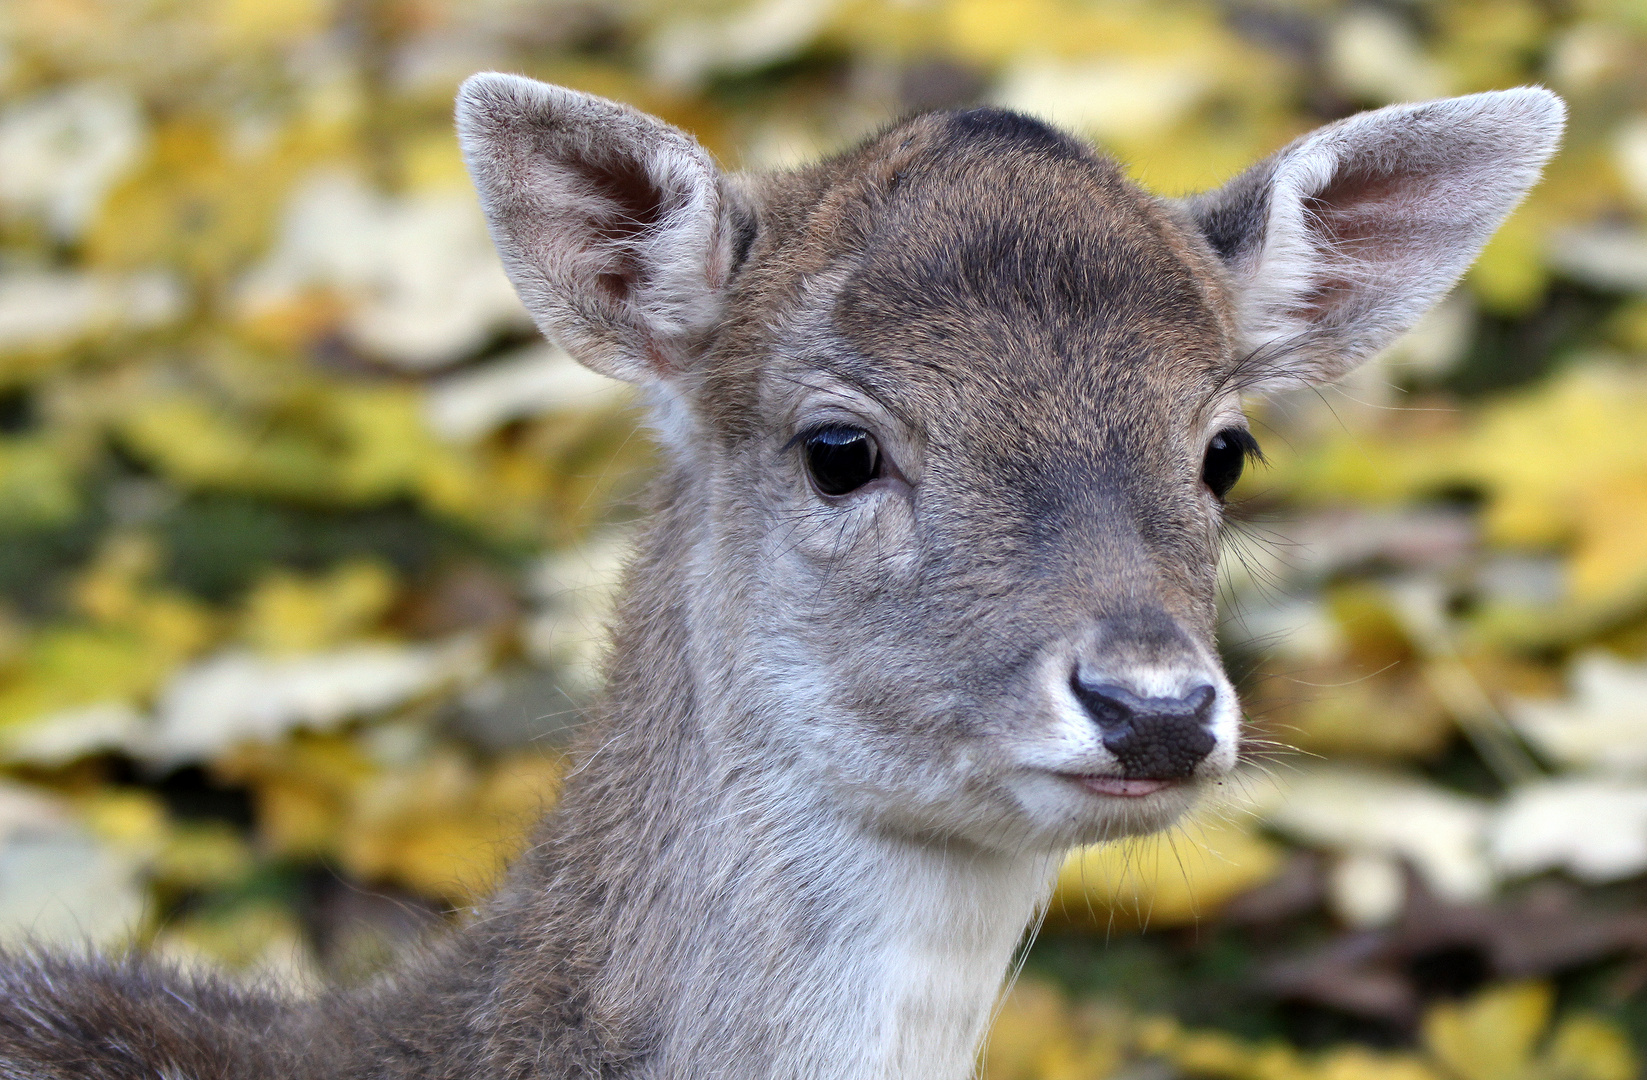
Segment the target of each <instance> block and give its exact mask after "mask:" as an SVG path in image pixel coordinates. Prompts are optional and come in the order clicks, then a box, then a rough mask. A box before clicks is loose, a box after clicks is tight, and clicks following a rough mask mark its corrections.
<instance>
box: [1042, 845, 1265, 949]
mask: <svg viewBox="0 0 1647 1080" xmlns="http://www.w3.org/2000/svg"><path fill="white" fill-rule="evenodd" d="M1281 861H1282V854H1281V850H1280V849H1279V848H1278V847H1277V846H1276V845H1275V844H1273V843H1271V842H1270V841H1268V840H1265V839H1263V838H1262V837H1260V836H1258V835H1257V834H1256V833H1254V832H1253V831H1251V829H1250V828H1247V827H1245V826H1241V825H1236V824H1233V823H1231V822H1227V821H1215V820H1211V819H1210V818H1209V819H1197V820H1192V821H1190V822H1188V823H1186V824H1185V825H1184V826H1183V827H1181V828H1179V829H1176V830H1174V831H1173V832H1172V833H1169V834H1165V835H1154V836H1145V837H1137V838H1134V839H1130V840H1122V841H1118V842H1115V843H1109V844H1095V845H1092V846H1090V847H1085V848H1081V849H1080V850H1078V851H1075V852H1073V853H1072V854H1071V855H1070V856H1069V858H1068V859H1066V860H1065V862H1064V865H1063V868H1062V869H1061V870H1060V871H1059V872H1058V883H1057V886H1056V889H1055V890H1054V894H1053V901H1052V910H1053V912H1054V913H1055V914H1056V915H1058V916H1059V917H1062V918H1065V919H1069V920H1072V921H1075V922H1080V923H1087V924H1091V925H1096V926H1100V927H1106V928H1107V927H1111V926H1114V927H1118V928H1133V927H1138V926H1149V927H1163V926H1178V925H1182V924H1184V923H1188V922H1193V921H1195V920H1196V919H1198V918H1200V917H1201V916H1203V915H1210V914H1211V913H1212V912H1214V911H1216V910H1217V909H1218V907H1219V906H1220V905H1222V904H1223V903H1224V902H1225V901H1227V900H1229V899H1231V898H1232V897H1235V896H1237V895H1239V894H1240V893H1243V892H1245V891H1247V890H1248V889H1251V888H1253V887H1255V886H1257V885H1260V884H1262V883H1263V882H1265V881H1267V880H1269V879H1270V878H1271V877H1273V876H1274V875H1275V873H1276V872H1277V871H1278V870H1280V868H1281Z"/></svg>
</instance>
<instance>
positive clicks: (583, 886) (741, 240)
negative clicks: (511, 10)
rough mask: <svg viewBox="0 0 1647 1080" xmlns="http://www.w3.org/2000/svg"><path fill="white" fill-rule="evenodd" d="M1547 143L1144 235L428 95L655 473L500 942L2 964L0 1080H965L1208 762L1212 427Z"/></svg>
mask: <svg viewBox="0 0 1647 1080" xmlns="http://www.w3.org/2000/svg"><path fill="white" fill-rule="evenodd" d="M1562 118H1563V107H1562V105H1561V103H1560V101H1559V100H1558V99H1557V98H1556V97H1555V96H1554V95H1552V94H1550V93H1548V92H1546V91H1544V90H1539V89H1521V90H1509V91H1504V92H1498V93H1488V94H1477V95H1474V96H1471V97H1464V98H1457V99H1453V100H1449V101H1440V102H1433V103H1430V104H1424V105H1414V106H1398V107H1392V108H1388V109H1383V110H1380V111H1378V112H1373V113H1367V114H1363V115H1359V116H1354V117H1351V118H1349V119H1347V120H1344V121H1341V122H1339V123H1336V124H1332V125H1330V126H1328V127H1325V128H1323V129H1321V130H1320V131H1317V132H1315V133H1314V134H1312V135H1309V136H1306V137H1304V138H1302V139H1300V140H1299V141H1297V142H1295V143H1294V144H1292V145H1291V146H1289V147H1287V148H1286V149H1284V150H1282V151H1280V152H1279V153H1277V154H1276V155H1275V156H1273V157H1271V158H1270V159H1268V160H1266V161H1264V162H1263V163H1261V164H1259V165H1257V166H1255V167H1254V168H1252V169H1251V170H1249V171H1248V172H1246V173H1245V174H1243V175H1241V176H1239V177H1237V178H1236V179H1235V180H1233V181H1232V182H1230V183H1229V184H1228V185H1226V186H1225V187H1223V188H1220V189H1219V190H1216V191H1212V192H1209V193H1207V194H1204V195H1200V196H1196V197H1194V198H1190V199H1187V200H1184V201H1181V202H1173V201H1166V200H1162V199H1158V198H1153V197H1151V196H1149V195H1147V194H1145V193H1143V192H1142V191H1140V190H1138V189H1137V188H1135V187H1133V186H1132V185H1131V184H1129V183H1128V182H1127V181H1126V180H1124V179H1123V178H1122V175H1121V173H1120V171H1119V170H1118V169H1117V167H1116V166H1115V164H1114V163H1112V162H1111V161H1109V160H1107V159H1106V158H1104V157H1103V156H1101V155H1099V154H1096V153H1094V152H1093V151H1092V150H1091V149H1090V148H1088V147H1087V146H1085V145H1083V144H1081V143H1079V142H1077V141H1075V140H1074V139H1071V138H1070V137H1068V136H1066V135H1063V134H1060V133H1059V132H1057V131H1054V130H1053V129H1051V128H1049V127H1047V126H1046V125H1044V124H1042V123H1040V122H1038V121H1035V120H1031V119H1028V118H1026V117H1023V116H1019V115H1016V114H1014V113H1010V112H1004V111H1001V110H997V109H973V110H968V111H963V112H944V113H932V114H929V115H924V116H917V117H915V118H914V119H911V120H907V121H904V122H902V123H899V124H897V125H895V126H893V127H891V128H889V129H887V130H886V131H884V132H883V133H881V134H879V135H876V136H874V137H873V138H871V139H869V140H868V141H867V142H865V143H864V144H863V145H862V146H859V147H858V148H857V149H854V150H852V151H850V152H848V153H845V154H843V155H841V156H839V157H836V158H833V159H830V160H828V161H825V162H823V163H822V164H819V165H816V166H813V167H811V168H806V169H801V170H798V171H795V172H789V173H783V174H779V175H774V176H761V177H747V176H730V175H725V174H723V173H721V172H720V171H719V170H718V169H717V168H716V167H715V165H714V163H713V162H712V161H711V160H710V158H709V156H708V155H707V154H706V153H705V152H704V151H703V150H702V149H701V148H700V147H699V146H698V145H697V144H696V143H695V142H694V141H693V140H692V139H691V138H690V137H689V136H687V135H685V134H684V133H682V132H680V131H678V130H676V129H674V128H672V127H669V126H667V125H666V124H663V123H661V122H660V121H657V120H655V119H652V118H650V117H648V116H645V115H642V114H641V113H638V112H636V111H634V110H632V109H629V108H626V107H625V106H622V105H618V104H614V103H613V102H610V101H605V100H602V99H600V98H596V97H591V96H589V95H587V94H581V93H576V92H574V91H571V90H565V89H560V88H557V87H552V86H545V85H543V84H540V83H536V82H532V81H530V80H527V79H523V78H517V77H512V76H507V75H478V76H475V77H474V78H472V79H470V80H469V81H468V83H466V84H465V85H464V87H463V91H462V94H461V97H460V99H459V102H458V126H459V130H460V132H461V134H462V140H463V146H464V151H465V153H466V155H467V158H468V162H469V167H470V170H471V172H472V174H473V176H474V180H475V184H476V186H477V187H478V188H479V190H480V195H481V200H482V203H483V204H484V206H485V209H486V213H487V216H488V219H489V220H490V223H491V228H492V232H493V235H494V237H495V239H496V241H497V245H498V249H499V250H500V252H501V253H502V256H503V260H504V263H505V265H506V266H507V268H508V271H509V274H510V276H511V278H512V279H513V280H514V283H515V285H516V287H517V288H518V289H519V291H520V295H521V298H522V299H523V300H524V301H525V302H526V305H527V307H528V308H530V309H531V311H532V313H533V315H534V316H535V317H536V319H537V321H538V324H539V326H540V327H541V328H542V329H543V331H544V332H545V333H546V334H548V335H549V336H550V337H551V338H553V339H554V340H556V341H558V342H559V343H560V344H562V345H563V346H565V348H566V349H567V350H569V351H570V352H571V353H572V355H573V356H575V357H577V358H578V359H579V360H581V361H582V362H583V363H585V364H587V365H589V366H590V367H592V368H594V369H595V370H597V371H600V372H603V373H605V374H607V375H610V376H613V377H614V378H618V379H624V380H627V381H630V382H633V383H638V384H640V385H642V386H644V387H645V388H646V391H647V393H648V394H649V396H650V402H651V409H652V418H653V425H654V427H655V428H656V430H657V433H658V437H659V438H660V439H661V441H662V442H663V444H664V447H665V449H666V450H667V455H666V457H667V464H666V466H665V469H664V472H663V475H662V476H661V477H660V478H659V479H658V481H657V484H656V487H655V491H654V500H653V508H654V509H653V515H652V518H651V522H650V525H649V526H648V527H647V528H646V529H645V531H644V533H643V535H642V536H641V538H640V541H639V550H638V552H637V554H636V555H635V558H634V561H633V563H632V564H631V565H630V567H629V571H628V576H627V586H626V589H625V591H624V593H623V599H622V601H621V603H620V605H619V610H618V613H617V617H616V621H615V627H614V631H613V637H614V640H613V648H612V654H611V658H610V661H609V671H608V682H607V690H606V694H605V697H604V704H603V705H602V706H601V709H600V715H599V717H598V720H597V721H596V722H595V723H594V725H593V727H592V730H591V732H590V734H589V738H588V742H587V744H586V746H585V747H584V749H583V751H582V753H581V756H580V759H579V764H578V765H577V767H576V769H575V770H574V771H573V772H572V774H571V776H570V777H569V779H568V781H567V783H566V786H565V791H564V793H563V795H562V797H561V800H560V804H559V806H558V807H557V808H556V810H555V811H554V813H553V814H552V815H551V816H550V818H549V820H548V822H547V823H546V825H545V826H544V829H543V832H542V834H541V836H540V837H539V838H538V842H537V844H536V846H535V847H534V848H533V849H532V851H531V853H530V854H529V855H528V856H526V857H525V858H524V859H522V860H521V862H520V864H519V865H518V866H516V867H515V869H514V871H513V873H512V875H511V877H510V878H509V879H508V882H507V884H506V885H505V886H504V888H503V889H502V891H501V892H500V893H499V895H497V896H496V897H494V898H493V899H492V900H491V901H489V902H488V903H487V904H485V905H484V906H483V907H482V908H481V909H480V910H479V912H478V913H477V916H476V917H475V918H474V919H473V920H472V921H471V922H470V923H469V924H468V925H467V926H465V927H464V928H462V929H461V930H458V931H457V932H456V933H454V934H453V935H451V936H450V937H449V938H448V939H447V940H445V941H444V942H443V943H440V944H438V945H436V946H434V947H433V948H432V949H431V950H430V951H429V952H428V953H426V954H424V955H421V956H420V957H418V958H416V959H414V960H412V961H410V962H408V963H407V964H406V966H405V967H404V968H403V969H402V970H400V971H399V972H397V973H395V974H392V975H390V976H388V977H387V978H385V979H384V980H382V981H381V982H379V983H377V984H375V985H373V986H371V987H369V988H368V989H366V990H364V991H352V992H351V991H337V992H333V993H330V994H327V995H324V996H322V998H321V999H320V1000H319V1001H316V1002H307V1003H302V1002H296V1001H289V1000H286V999H284V998H282V997H280V996H279V995H278V994H275V993H273V992H263V991H258V990H254V989H247V988H233V987H230V986H227V985H225V984H221V983H218V982H214V981H211V980H207V979H203V978H200V977H196V976H183V975H178V974H174V973H171V972H169V971H167V970H163V969H161V968H159V967H157V966H153V965H150V964H148V963H146V962H144V961H142V960H141V959H126V960H92V961H80V960H74V961H71V960H64V959H54V958H49V957H13V958H11V959H10V961H9V962H8V963H7V964H6V965H5V967H4V969H3V971H0V1076H6V1077H22V1076H28V1077H111V1078H112V1077H133V1078H135V1077H139V1076H141V1077H149V1078H153V1077H166V1078H175V1080H184V1078H187V1080H197V1078H206V1077H229V1076H235V1077H269V1078H273V1077H282V1078H288V1077H465V1078H467V1077H520V1078H525V1077H634V1078H640V1077H645V1078H649V1080H661V1078H681V1080H685V1078H696V1080H706V1078H736V1077H751V1078H754V1077H762V1078H776V1077H795V1078H807V1080H820V1078H840V1080H846V1078H869V1077H875V1078H926V1080H942V1078H960V1077H965V1076H967V1075H969V1073H970V1072H971V1070H972V1068H973V1061H974V1055H975V1053H976V1050H977V1047H978V1043H979V1040H980V1038H981V1037H982V1035H983V1033H984V1029H985V1027H986V1024H987V1022H988V1018H989V1016H990V1011H991V1007H992V1004H993V1002H994V1001H995V998H996V995H997V993H998V992H999V990H1000V987H1001V983H1002V979H1003V975H1004V973H1005V971H1006V969H1007V966H1008V963H1009V960H1010V958H1011V955H1012V953H1013V950H1014V948H1015V947H1016V946H1017V944H1018V943H1019V940H1020V938H1021V936H1022V935H1023V933H1024V929H1025V926H1026V925H1027V924H1028V923H1029V921H1030V919H1031V917H1032V915H1033V914H1034V913H1035V911H1036V908H1037V905H1039V904H1041V903H1042V902H1043V901H1044V900H1045V898H1046V896H1047V892H1048V887H1049V879H1050V875H1051V873H1052V871H1053V869H1054V868H1055V865H1056V864H1057V863H1058V861H1059V858H1060V856H1061V855H1062V853H1063V852H1065V851H1066V850H1067V849H1068V848H1069V847H1070V846H1071V845H1075V844H1083V843H1089V842H1093V841H1098V840H1103V839H1107V838H1111V837H1117V836H1122V835H1127V834H1134V833H1141V832H1147V831H1149V830H1155V829H1160V828H1162V827H1164V826H1167V825H1169V824H1170V823H1171V822H1172V821H1173V820H1174V819H1175V818H1176V817H1177V816H1178V815H1179V814H1180V813H1181V812H1182V811H1183V810H1184V808H1185V807H1186V806H1188V805H1189V804H1190V803H1191V802H1192V800H1193V799H1194V798H1195V792H1196V789H1197V788H1198V787H1201V786H1203V785H1206V784H1209V783H1216V782H1218V779H1219V777H1221V776H1223V775H1224V774H1225V773H1227V772H1228V771H1229V770H1230V769H1231V767H1232V766H1233V765H1234V764H1235V761H1236V757H1237V747H1238V741H1239V737H1240V736H1239V716H1240V712H1239V707H1238V705H1237V703H1236V699H1235V695H1234V693H1233V691H1232V690H1231V687H1230V683H1229V680H1228V678H1226V676H1225V675H1224V673H1223V671H1222V670H1221V669H1220V666H1219V660H1218V655H1217V652H1216V650H1215V647H1214V642H1213V619H1214V568H1215V564H1216V561H1217V551H1218V535H1219V529H1220V524H1221V521H1222V518H1223V497H1224V495H1225V494H1226V492H1227V491H1228V490H1229V488H1230V486H1231V485H1232V484H1233V483H1234V482H1235V480H1236V478H1237V476H1238V475H1239V474H1240V472H1241V468H1242V462H1243V459H1244V458H1245V457H1246V456H1247V455H1249V454H1252V453H1255V452H1256V444H1255V443H1254V441H1253V438H1252V436H1251V435H1250V434H1248V431H1247V427H1246V422H1245V420H1244V419H1243V416H1242V412H1241V402H1240V398H1241V395H1242V394H1243V393H1248V392H1254V391H1266V390H1271V389H1274V388H1279V387H1288V386H1297V385H1302V384H1308V383H1317V382H1322V381H1325V380H1330V379H1333V378H1335V377H1336V376H1338V375H1340V374H1342V373H1343V372H1345V371H1346V370H1348V369H1349V368H1350V367H1351V366H1353V365H1354V364H1355V363H1357V362H1358V361H1360V360H1362V359H1364V358H1366V357H1367V356H1368V355H1370V354H1371V353H1373V352H1375V351H1377V350H1378V349H1379V348H1381V347H1382V346H1384V345H1386V344H1388V343H1389V342H1390V341H1391V340H1392V339H1393V338H1394V337H1395V336H1396V335H1398V334H1400V333H1401V332H1403V331H1404V330H1406V329H1407V328H1408V327H1409V326H1410V325H1411V324H1412V323H1413V321H1414V320H1415V319H1416V318H1417V317H1418V316H1419V315H1420V314H1421V313H1422V312H1423V311H1424V310H1425V309H1426V308H1427V307H1429V306H1430V305H1431V304H1432V303H1433V302H1434V301H1435V300H1436V299H1437V298H1438V297H1440V296H1441V295H1442V294H1443V293H1444V292H1445V291H1446V290H1447V289H1448V288H1449V287H1450V286H1451V285H1452V284H1453V283H1454V282H1455V281H1456V280H1457V279H1458V277H1459V275H1460V274H1461V273H1462V272H1463V270H1464V268H1465V267H1466V266H1467V265H1468V263H1469V262H1470V261H1471V259H1473V258H1474V256H1475V254H1476V253H1477V251H1478V250H1479V249H1480V248H1481V246H1482V244H1483V243H1485V242H1486V240H1487V238H1488V236H1489V235H1490V234H1491V233H1492V232H1493V230H1494V229H1495V228H1496V227H1497V225H1498V223H1499V222H1500V221H1501V220H1502V219H1503V218H1504V216H1505V215H1506V214H1507V213H1508V212H1509V211H1510V209H1511V208H1512V207H1513V206H1514V205H1515V204H1516V202H1517V201H1518V200H1519V199H1520V198H1521V197H1522V195H1523V194H1524V193H1525V192H1526V191H1527V189H1528V188H1529V187H1530V186H1531V185H1532V184H1533V182H1534V181H1535V179H1536V178H1537V176H1538V173H1539V170H1540V168H1541V167H1542V165H1543V163H1544V161H1545V160H1546V159H1547V158H1548V157H1549V155H1550V154H1551V152H1552V151H1553V149H1554V147H1555V145H1556V143H1557V140H1558V138H1559V136H1560V131H1561V127H1562Z"/></svg>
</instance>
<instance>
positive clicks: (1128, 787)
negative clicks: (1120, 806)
mask: <svg viewBox="0 0 1647 1080" xmlns="http://www.w3.org/2000/svg"><path fill="white" fill-rule="evenodd" d="M1071 779H1073V780H1076V781H1078V782H1079V783H1080V785H1081V786H1082V787H1084V788H1086V789H1087V790H1088V791H1090V792H1093V793H1094V794H1097V795H1114V796H1117V797H1119V798H1122V799H1141V798H1143V797H1144V796H1145V795H1154V794H1155V793H1156V792H1157V791H1162V790H1165V789H1166V788H1169V787H1172V786H1173V785H1175V784H1177V783H1178V781H1176V780H1124V779H1122V778H1121V777H1119V776H1075V777H1071Z"/></svg>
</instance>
